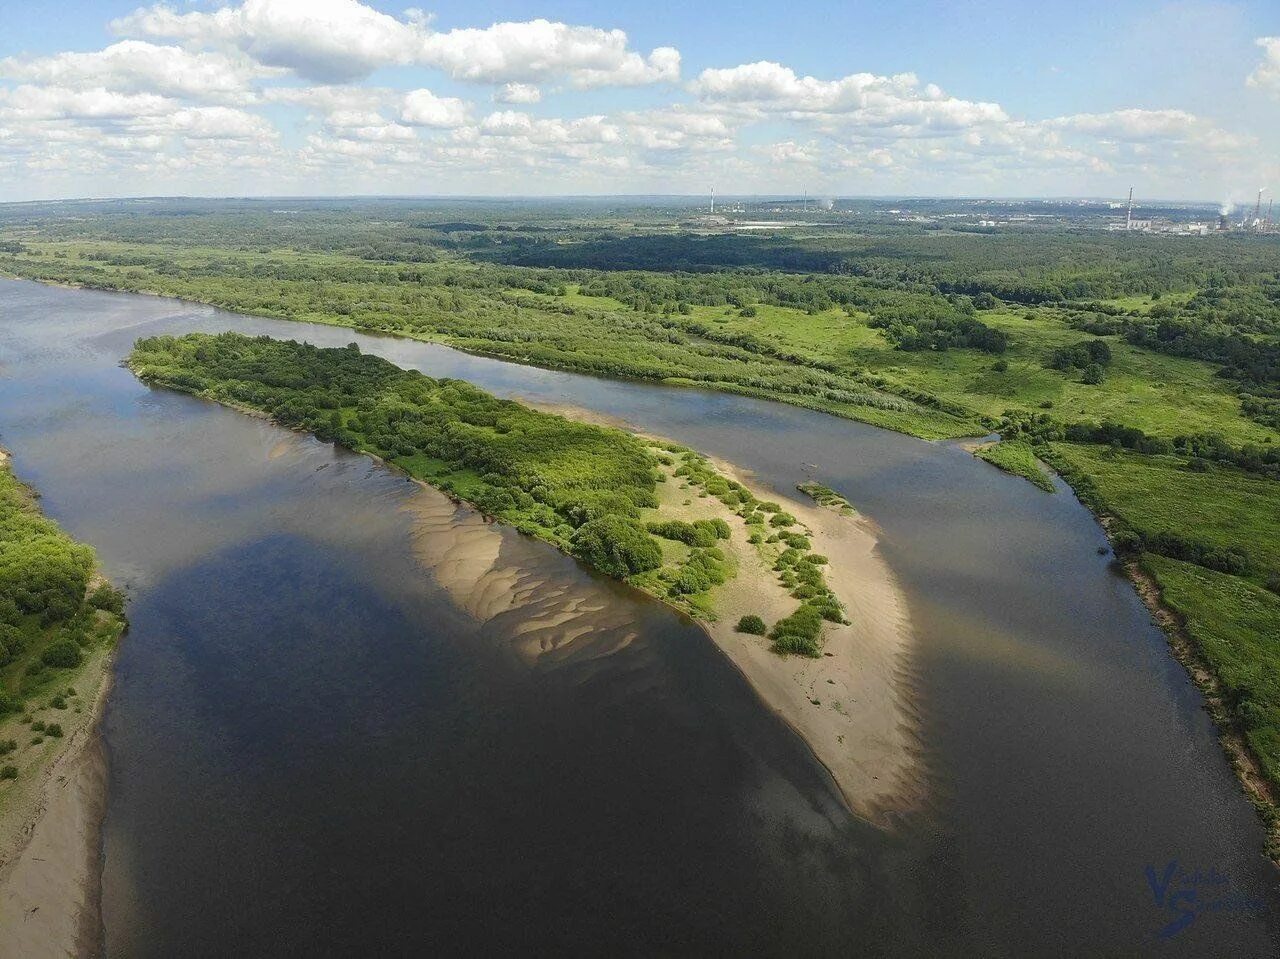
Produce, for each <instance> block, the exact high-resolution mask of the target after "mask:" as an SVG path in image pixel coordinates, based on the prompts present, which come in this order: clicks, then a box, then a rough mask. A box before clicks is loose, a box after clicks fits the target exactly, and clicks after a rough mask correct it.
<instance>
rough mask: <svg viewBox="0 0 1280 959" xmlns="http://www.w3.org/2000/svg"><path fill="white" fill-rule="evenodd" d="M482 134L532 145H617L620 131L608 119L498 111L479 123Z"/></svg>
mask: <svg viewBox="0 0 1280 959" xmlns="http://www.w3.org/2000/svg"><path fill="white" fill-rule="evenodd" d="M479 132H480V133H481V134H483V135H485V136H491V137H514V138H518V139H519V140H522V141H525V142H529V143H543V144H546V143H560V144H563V143H616V142H618V141H619V140H620V139H621V132H620V131H619V129H618V127H617V125H616V124H613V123H610V122H609V121H608V120H607V119H606V118H605V117H602V116H591V117H581V118H579V119H576V120H561V119H540V118H537V117H532V116H530V115H529V114H527V113H521V112H520V111H518V110H499V111H496V112H494V113H490V114H489V115H488V116H487V117H485V118H484V119H483V120H481V121H480V126H479Z"/></svg>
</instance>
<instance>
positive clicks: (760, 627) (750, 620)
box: [738, 616, 765, 636]
mask: <svg viewBox="0 0 1280 959" xmlns="http://www.w3.org/2000/svg"><path fill="white" fill-rule="evenodd" d="M738 632H740V633H750V634H751V635H752V636H763V635H764V634H765V625H764V620H763V619H761V618H760V617H759V616H743V617H742V618H741V619H740V620H738Z"/></svg>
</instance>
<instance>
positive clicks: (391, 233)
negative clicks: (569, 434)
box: [0, 200, 1280, 851]
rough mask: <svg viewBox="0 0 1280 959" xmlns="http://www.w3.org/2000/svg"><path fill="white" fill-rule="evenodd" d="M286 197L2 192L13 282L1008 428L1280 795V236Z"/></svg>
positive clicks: (920, 211) (964, 208) (856, 214)
mask: <svg viewBox="0 0 1280 959" xmlns="http://www.w3.org/2000/svg"><path fill="white" fill-rule="evenodd" d="M276 206H278V202H277V201H261V202H257V201H234V202H228V203H217V202H214V201H178V200H174V201H148V202H147V203H146V204H145V205H144V204H141V203H128V202H123V201H121V202H103V203H101V204H98V205H96V206H95V205H92V204H84V203H81V204H74V205H70V204H67V205H58V204H45V205H39V204H31V205H15V206H13V207H9V208H5V209H3V210H0V273H4V274H7V275H11V276H17V277H27V278H32V279H38V280H44V281H50V282H59V283H70V284H81V285H85V286H89V287H95V288H103V289H115V290H132V291H146V292H152V293H159V294H164V295H170V296H176V297H182V298H186V299H189V300H195V301H199V302H204V303H210V304H213V305H216V306H221V307H225V308H228V309H231V310H236V311H239V312H244V313H251V314H260V315H265V316H272V317H279V318H283V319H292V320H307V321H313V322H318V323H327V324H333V325H339V326H348V327H352V328H357V329H361V330H366V331H370V332H376V333H388V334H394V335H398V336H407V337H414V338H418V339H423V340H430V341H435V342H440V343H446V344H449V345H452V346H454V347H457V348H460V349H463V350H468V351H472V352H476V353H482V354H486V355H490V356H496V357H501V358H506V359H510V360H516V361H519V362H523V363H531V364H535V365H539V366H544V367H553V368H559V369H568V370H576V371H581V372H586V373H594V374H600V375H604V376H614V377H633V378H638V379H645V380H653V381H659V382H664V383H669V384H676V385H688V386H698V387H702V388H708V389H717V390H723V391H729V392H734V393H742V394H747V395H751V396H758V397H763V398H767V399H773V400H779V401H782V402H787V403H793V404H797V405H800V406H805V407H808V408H811V409H816V410H822V411H825V412H829V413H833V414H835V415H839V416H845V417H850V418H853V419H857V420H862V421H865V422H868V423H871V424H874V425H877V426H881V427H886V428H889V429H893V430H899V431H901V432H905V433H910V434H912V435H915V436H918V437H921V438H924V439H941V438H958V437H964V436H983V435H987V434H989V433H991V432H993V431H996V432H999V433H1000V434H1001V435H1002V437H1003V439H1004V442H1003V443H1001V444H1000V445H999V446H996V447H993V448H991V449H990V450H989V451H988V452H986V453H985V458H987V459H989V460H994V461H995V462H996V463H997V465H1000V466H1002V467H1004V468H1009V467H1019V468H1018V469H1017V470H1016V471H1017V472H1018V473H1019V474H1020V475H1026V476H1027V477H1028V479H1034V477H1036V476H1039V475H1040V474H1039V468H1038V467H1036V472H1035V473H1032V472H1031V471H1030V470H1029V469H1025V470H1024V469H1022V468H1020V467H1023V466H1030V465H1031V464H1032V463H1033V462H1034V460H1039V461H1041V462H1043V463H1047V464H1048V465H1050V466H1051V467H1053V468H1054V469H1055V470H1057V471H1058V472H1059V473H1060V474H1061V475H1063V476H1064V478H1065V479H1067V481H1068V482H1070V483H1071V485H1072V486H1073V487H1074V489H1075V490H1076V492H1077V493H1078V495H1079V496H1080V497H1081V499H1082V500H1083V501H1084V502H1085V503H1086V504H1087V505H1089V506H1090V507H1091V508H1092V509H1093V510H1094V511H1095V513H1096V514H1097V515H1098V516H1099V517H1100V518H1102V519H1103V520H1104V521H1105V522H1106V524H1107V525H1108V527H1109V529H1110V531H1111V535H1112V539H1113V545H1114V547H1115V550H1116V552H1117V554H1118V556H1119V558H1120V559H1121V560H1122V561H1123V562H1125V563H1126V565H1127V566H1134V565H1135V564H1136V568H1142V569H1145V570H1147V571H1148V572H1149V573H1150V575H1151V576H1152V577H1153V578H1154V581H1155V582H1156V583H1157V585H1158V587H1159V589H1160V590H1161V591H1162V592H1163V595H1164V597H1165V601H1166V602H1167V603H1168V605H1169V606H1170V607H1172V608H1174V609H1176V610H1177V612H1178V615H1179V617H1180V619H1181V620H1183V621H1184V623H1185V628H1186V630H1187V633H1188V635H1189V636H1190V637H1191V638H1192V641H1193V644H1194V647H1195V652H1196V654H1197V655H1198V656H1200V657H1202V658H1203V659H1204V661H1205V662H1206V663H1207V664H1208V665H1209V667H1210V669H1211V670H1212V671H1213V672H1214V674H1215V675H1216V676H1217V677H1218V678H1219V679H1220V680H1221V682H1222V684H1223V686H1224V688H1225V689H1226V690H1227V702H1226V704H1225V709H1224V711H1223V713H1222V716H1221V718H1222V720H1223V721H1224V722H1225V723H1226V724H1227V725H1229V726H1232V727H1234V728H1235V729H1237V730H1240V731H1243V734H1244V735H1245V737H1246V738H1247V740H1248V742H1249V743H1250V745H1251V747H1252V749H1253V751H1254V752H1255V753H1256V755H1257V758H1258V760H1259V762H1260V764H1261V766H1262V768H1263V769H1264V770H1265V772H1266V776H1267V779H1268V782H1269V784H1270V786H1271V788H1272V789H1273V790H1280V683H1276V682H1275V681H1274V680H1273V679H1272V678H1271V677H1274V676H1275V675H1277V673H1276V670H1275V667H1276V661H1275V659H1276V656H1277V655H1280V653H1278V652H1277V645H1278V644H1280V613H1278V612H1277V608H1276V604H1275V603H1274V602H1272V601H1271V597H1273V596H1275V595H1276V594H1277V591H1280V568H1278V567H1277V558H1276V555H1275V546H1274V544H1275V542H1276V541H1277V539H1276V537H1275V532H1276V530H1275V517H1276V504H1277V502H1280V496H1278V495H1277V491H1278V490H1280V485H1277V484H1278V483H1280V239H1278V238H1277V237H1275V236H1266V235H1252V234H1243V233H1231V234H1225V235H1219V236H1201V237H1189V236H1173V235H1162V234H1159V233H1152V234H1135V233H1109V232H1107V231H1106V230H1104V229H1102V228H1101V227H1102V226H1103V224H1104V223H1105V219H1106V217H1107V216H1108V215H1109V214H1107V212H1106V211H1105V209H1102V210H1100V211H1095V212H1093V213H1090V212H1088V211H1085V212H1080V211H1081V207H1080V206H1079V205H1078V204H1077V205H1070V206H1069V205H1066V204H1057V205H1055V204H1054V203H1053V202H1052V201H1043V202H1041V201H1035V202H1034V203H1018V202H1014V201H1010V202H1009V203H1008V204H1004V205H1002V204H1001V203H1000V202H999V201H961V200H956V201H941V200H940V201H927V200H912V201H910V203H909V204H905V206H907V207H909V208H910V209H909V212H910V213H912V214H917V215H918V216H915V217H914V218H912V217H905V215H904V214H903V206H904V204H898V205H897V206H896V207H895V209H893V210H885V209H881V207H883V206H884V204H879V203H877V202H876V201H873V200H867V201H845V200H841V201H840V202H839V204H838V205H837V208H836V209H835V210H833V211H831V212H830V213H821V212H814V211H807V212H806V213H805V214H803V216H801V214H799V213H798V212H796V213H795V214H794V215H790V217H789V215H788V214H786V213H785V212H784V213H781V214H778V215H777V216H778V218H779V219H783V220H786V219H788V218H790V219H791V220H792V221H793V222H791V223H789V224H788V225H789V226H790V227H791V228H790V229H787V230H779V231H774V232H769V231H759V232H752V233H743V232H736V231H734V230H732V229H700V228H697V227H696V226H694V227H693V228H690V227H688V226H685V225H682V224H681V220H682V218H684V217H685V216H687V215H688V212H687V210H674V211H673V210H672V209H671V208H670V207H661V206H660V205H644V204H641V203H633V204H631V205H628V204H626V203H615V204H612V205H611V206H610V207H609V208H608V209H606V208H605V207H604V206H601V205H591V204H587V203H585V202H584V203H582V204H578V205H574V204H572V203H568V202H564V203H547V204H543V205H524V206H521V205H519V204H502V203H493V204H488V205H486V204H482V203H453V204H451V203H449V202H445V201H438V202H432V201H390V200H388V201H369V202H367V203H360V202H356V201H340V202H339V201H328V202H326V201H306V202H302V201H296V202H295V201H291V202H290V203H289V207H288V215H287V216H286V215H281V214H279V212H278V211H276V210H275V207H276ZM1029 209H1034V210H1035V212H1036V213H1037V215H1038V216H1041V217H1043V218H1044V219H1042V220H1035V219H1031V218H1028V217H1026V216H1025V214H1026V213H1027V212H1028V210H1029ZM769 215H770V216H772V215H773V214H769ZM1156 215H1159V216H1164V217H1168V218H1171V219H1175V220H1176V219H1177V218H1179V217H1181V218H1183V219H1187V218H1188V217H1199V218H1202V219H1205V218H1207V219H1209V220H1213V219H1214V217H1215V216H1216V211H1212V210H1178V209H1169V210H1162V211H1157V214H1156ZM978 216H981V217H983V219H990V218H992V217H997V216H1003V217H1006V218H1007V219H1008V220H1009V222H1008V225H1005V226H1002V227H1000V228H998V229H991V228H986V227H981V226H980V225H978V223H977V217H978ZM948 217H952V219H948ZM1019 218H1020V219H1021V225H1019V224H1018V223H1015V222H1013V221H1014V220H1015V219H1019ZM1091 218H1092V219H1091ZM810 222H817V223H818V226H808V225H806V224H808V223H810ZM949 224H954V225H949ZM1042 224H1043V225H1042ZM1008 444H1014V445H1012V446H1010V445H1008ZM566 525H568V526H572V524H566ZM769 530H770V527H768V526H766V527H765V528H764V530H763V532H765V533H766V534H768V532H769ZM650 535H652V534H650ZM761 539H762V541H763V539H764V536H762V537H761ZM663 542H664V543H668V542H671V543H674V542H676V541H668V540H663ZM679 545H681V546H682V547H683V546H684V544H683V543H680V544H679ZM698 548H700V549H701V548H703V547H698ZM707 548H709V549H716V548H717V547H714V546H713V547H707ZM645 552H646V554H647V555H649V556H651V553H650V552H649V551H647V550H646V551H645ZM638 559H639V560H640V561H641V562H647V560H644V559H643V557H638ZM622 561H624V562H631V559H629V558H627V559H624V560H622ZM713 562H715V560H714V558H712V559H710V560H708V561H707V563H708V566H709V565H710V563H713ZM784 566H785V564H784ZM653 572H654V571H649V573H647V574H645V575H652V573H653ZM793 575H794V574H793ZM806 575H808V574H806ZM798 581H799V580H798V579H797V582H798ZM1241 597H1247V598H1248V599H1249V602H1244V601H1243V600H1242V599H1241ZM802 619H804V620H806V622H796V623H793V624H789V625H788V629H790V627H791V626H794V627H795V629H794V630H792V631H787V632H784V633H782V634H781V635H782V636H784V637H791V636H798V635H802V634H803V632H804V631H806V630H807V629H808V625H807V619H808V614H805V616H804V617H802ZM775 629H776V627H775ZM791 642H792V640H791V639H789V638H788V639H784V640H783V645H784V646H785V645H787V644H789V643H791ZM1246 665H1247V667H1248V668H1244V667H1245V666H1246ZM1255 798H1256V796H1255ZM1272 820H1273V822H1272V825H1273V829H1275V817H1274V816H1272ZM1275 835H1277V836H1280V829H1275ZM1276 851H1280V846H1277V847H1276Z"/></svg>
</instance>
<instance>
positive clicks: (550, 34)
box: [420, 19, 680, 87]
mask: <svg viewBox="0 0 1280 959" xmlns="http://www.w3.org/2000/svg"><path fill="white" fill-rule="evenodd" d="M420 62H422V63H423V64H426V65H429V66H435V67H439V68H440V69H442V70H445V71H446V72H447V73H448V74H449V75H450V76H452V77H454V78H456V79H460V80H474V81H484V82H489V83H507V82H514V83H528V82H532V81H539V80H547V79H552V78H555V77H560V76H564V77H567V78H568V79H569V81H570V82H571V83H572V84H573V85H575V86H579V87H599V86H638V85H641V84H646V83H658V82H667V83H674V82H675V81H677V80H679V78H680V54H679V52H678V51H676V50H674V49H673V48H671V47H659V48H658V49H656V50H654V51H653V52H652V53H651V54H649V56H648V58H645V57H642V56H641V55H640V54H639V53H636V52H635V51H633V50H630V49H628V46H627V35H626V34H625V33H624V32H623V31H621V30H600V29H598V28H596V27H581V26H570V25H569V24H565V23H553V22H551V21H549V20H542V19H538V20H529V21H526V22H523V23H495V24H493V25H492V26H490V27H485V28H482V29H477V28H473V27H468V28H463V29H458V30H450V31H449V32H447V33H435V34H431V35H430V36H428V37H427V38H426V40H425V41H424V43H423V46H422V54H421V57H420Z"/></svg>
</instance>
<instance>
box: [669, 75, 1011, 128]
mask: <svg viewBox="0 0 1280 959" xmlns="http://www.w3.org/2000/svg"><path fill="white" fill-rule="evenodd" d="M690 89H691V90H692V91H693V92H694V93H695V94H696V95H697V96H699V97H700V98H702V99H703V100H705V101H710V102H719V103H726V104H733V105H739V106H743V107H748V108H751V109H754V110H758V111H761V112H763V113H780V114H784V115H788V116H791V117H794V118H809V119H821V120H826V121H828V122H840V123H844V124H851V125H855V126H867V127H889V126H901V127H917V128H922V129H937V130H959V129H963V128H965V127H969V126H973V125H976V124H983V123H1002V122H1004V121H1006V120H1007V119H1008V116H1007V115H1006V114H1005V112H1004V110H1003V108H1001V107H1000V105H999V104H996V103H984V102H978V101H973V100H961V99H957V98H955V97H950V96H947V95H946V94H944V93H943V92H942V91H941V90H940V89H939V88H938V87H936V86H934V85H933V84H928V85H924V86H922V85H921V84H920V81H919V80H918V79H916V76H915V74H913V73H900V74H897V75H896V76H892V77H885V76H877V75H876V74H873V73H855V74H851V75H849V76H847V77H842V78H841V79H839V80H819V79H817V78H816V77H809V76H806V77H801V76H797V74H796V73H795V71H794V70H792V69H791V68H790V67H785V66H783V65H782V64H780V63H773V62H771V61H767V60H761V61H759V62H756V63H746V64H743V65H741V66H737V67H730V68H728V69H708V70H703V71H702V73H701V74H700V75H699V76H698V78H697V79H696V80H695V81H694V82H693V83H692V84H691V85H690Z"/></svg>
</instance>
